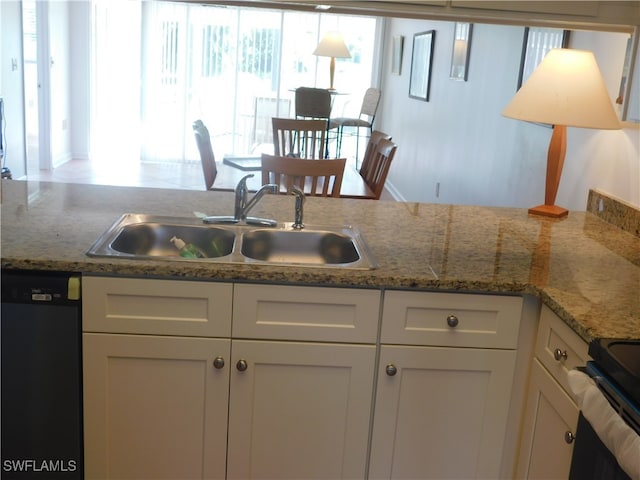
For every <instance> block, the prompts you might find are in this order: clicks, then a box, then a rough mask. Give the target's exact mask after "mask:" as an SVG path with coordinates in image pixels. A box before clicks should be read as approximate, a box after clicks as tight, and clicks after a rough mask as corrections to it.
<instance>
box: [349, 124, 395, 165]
mask: <svg viewBox="0 0 640 480" xmlns="http://www.w3.org/2000/svg"><path fill="white" fill-rule="evenodd" d="M383 138H384V139H385V140H391V135H389V134H387V133H384V132H381V131H380V130H374V131H373V132H371V136H370V137H369V141H368V142H367V148H366V149H365V151H364V156H363V157H362V165H361V166H360V168H359V171H360V172H361V174H362V172H366V171H367V170H369V168H370V166H369V164H370V163H371V159H372V158H373V154H374V153H375V151H376V147H377V146H378V143H380V140H382V139H383ZM357 163H358V162H357V159H356V168H358V166H357Z"/></svg>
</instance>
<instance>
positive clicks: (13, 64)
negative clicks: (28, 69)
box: [11, 58, 18, 72]
mask: <svg viewBox="0 0 640 480" xmlns="http://www.w3.org/2000/svg"><path fill="white" fill-rule="evenodd" d="M16 70H18V59H17V58H12V59H11V71H12V72H15V71H16Z"/></svg>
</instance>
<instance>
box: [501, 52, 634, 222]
mask: <svg viewBox="0 0 640 480" xmlns="http://www.w3.org/2000/svg"><path fill="white" fill-rule="evenodd" d="M502 114H503V115H504V116H505V117H509V118H515V119H516V120H526V121H529V122H537V123H546V124H550V125H553V134H552V135H551V142H550V143H549V151H548V153H547V177H546V183H545V195H544V204H543V205H539V206H537V207H532V208H530V209H529V213H531V214H534V215H544V216H548V217H564V216H566V215H567V214H568V213H569V211H568V210H567V209H566V208H563V207H559V206H557V205H555V201H556V194H557V193H558V186H559V184H560V177H561V175H562V166H563V164H564V157H565V153H566V149H567V127H579V128H598V129H605V130H619V129H620V128H621V126H620V121H619V120H618V117H617V115H616V112H615V110H614V108H613V102H612V101H611V99H610V98H609V93H608V91H607V87H606V85H605V83H604V80H603V78H602V75H601V74H600V70H599V69H598V64H597V63H596V59H595V57H594V56H593V53H592V52H589V51H585V50H573V49H568V48H557V49H553V50H550V51H549V53H548V54H547V56H546V57H545V58H544V60H543V61H542V62H541V63H540V65H539V66H538V68H536V70H535V71H534V72H533V73H532V74H531V76H530V77H529V79H528V80H527V81H526V83H525V84H524V85H523V86H522V88H520V90H518V92H517V93H516V95H515V96H514V97H513V99H512V100H511V102H510V103H509V105H507V107H506V108H505V109H504V111H503V112H502Z"/></svg>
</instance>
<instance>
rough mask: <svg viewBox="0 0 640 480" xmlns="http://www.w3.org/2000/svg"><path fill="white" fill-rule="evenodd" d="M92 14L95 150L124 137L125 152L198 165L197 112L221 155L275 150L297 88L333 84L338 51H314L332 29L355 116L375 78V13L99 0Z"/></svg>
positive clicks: (345, 100)
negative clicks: (332, 59)
mask: <svg viewBox="0 0 640 480" xmlns="http://www.w3.org/2000/svg"><path fill="white" fill-rule="evenodd" d="M123 5H125V6H123ZM121 8H127V9H128V12H127V13H126V14H125V13H124V12H122V11H121V10H118V9H121ZM94 14H95V19H94V27H95V28H94V30H95V33H94V42H95V46H94V74H95V78H94V105H95V106H96V107H95V108H94V112H95V114H96V115H95V117H94V120H95V123H94V128H93V129H92V131H93V133H94V135H93V136H94V138H96V139H97V140H96V148H95V149H94V150H93V151H94V152H96V151H100V150H102V151H106V150H108V146H109V144H110V142H111V144H113V141H114V139H116V138H117V139H124V138H125V137H126V139H127V141H126V142H124V143H125V144H126V145H128V149H127V156H132V155H133V156H135V155H136V154H137V156H138V157H139V158H140V159H141V160H142V161H153V162H198V161H199V160H198V159H199V156H198V152H197V149H196V146H195V140H194V137H193V131H192V127H191V126H192V124H193V122H194V121H195V120H197V119H201V120H202V121H203V122H204V123H205V125H206V126H207V127H208V129H209V132H210V135H211V140H212V144H213V148H214V152H215V154H216V157H217V158H218V159H221V158H222V156H223V155H225V154H236V155H242V154H259V153H260V152H261V151H268V150H269V148H270V146H271V117H273V116H284V117H288V116H291V115H293V90H294V89H295V88H296V87H298V86H317V87H320V88H326V87H328V86H329V59H328V58H324V57H315V56H313V55H312V52H313V50H314V49H315V47H316V45H317V44H318V42H319V40H320V38H321V37H322V35H323V34H324V33H326V32H327V31H329V30H339V31H341V32H342V34H343V36H344V37H345V41H346V43H347V46H348V47H349V49H350V52H351V55H352V58H351V59H344V60H343V59H339V60H337V62H336V80H335V86H336V88H337V89H338V90H339V91H341V92H344V93H349V95H341V96H340V102H337V103H336V105H334V108H335V109H336V112H337V114H339V115H342V114H343V113H345V111H344V109H345V108H348V106H349V104H351V105H350V106H351V108H352V111H351V112H350V113H352V114H355V115H357V113H358V112H359V107H360V102H361V99H362V93H363V92H364V90H365V89H366V88H367V87H369V86H371V84H372V83H373V80H372V79H373V78H376V77H375V72H374V58H375V56H376V55H377V54H378V52H377V50H376V45H377V40H376V38H377V35H376V33H377V30H378V29H377V20H376V19H375V18H371V17H348V16H337V15H329V14H320V13H302V12H294V11H291V12H289V11H278V10H268V9H256V8H234V7H217V6H210V5H207V6H203V5H191V4H183V3H171V2H161V1H155V2H140V3H139V2H102V1H96V2H95V8H94ZM123 15H126V18H127V21H126V24H125V25H124V26H123V25H122V21H121V19H122V18H123ZM116 18H117V21H116ZM115 37H117V39H115ZM124 57H126V59H125V58H124ZM345 105H347V107H345ZM109 139H111V140H109ZM131 146H133V148H131ZM134 151H135V152H136V153H135V154H134V153H133V152H134Z"/></svg>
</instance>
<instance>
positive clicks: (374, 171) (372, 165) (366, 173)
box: [360, 138, 398, 200]
mask: <svg viewBox="0 0 640 480" xmlns="http://www.w3.org/2000/svg"><path fill="white" fill-rule="evenodd" d="M397 149H398V146H397V145H396V144H395V143H393V142H392V141H391V140H387V139H385V138H381V139H380V141H379V142H378V144H377V146H376V147H375V149H374V150H373V154H372V155H371V158H370V159H369V160H368V162H367V165H366V168H365V165H364V164H363V165H362V167H363V168H361V169H360V175H361V176H362V178H363V179H364V181H365V182H366V184H367V185H368V186H369V188H370V189H371V190H372V191H373V193H374V195H375V199H376V200H379V199H380V195H382V190H384V183H385V182H386V181H387V174H388V173H389V167H391V162H392V161H393V157H394V156H395V154H396V150H397Z"/></svg>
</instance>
